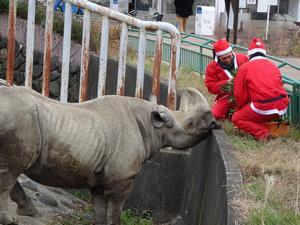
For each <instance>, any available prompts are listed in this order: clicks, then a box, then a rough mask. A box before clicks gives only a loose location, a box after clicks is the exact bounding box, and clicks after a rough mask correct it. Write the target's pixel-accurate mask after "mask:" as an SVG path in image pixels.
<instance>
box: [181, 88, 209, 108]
mask: <svg viewBox="0 0 300 225" xmlns="http://www.w3.org/2000/svg"><path fill="white" fill-rule="evenodd" d="M195 106H200V107H201V106H208V103H207V101H206V99H205V98H204V96H203V95H202V94H201V93H200V92H199V91H198V90H197V89H195V88H186V89H184V90H183V91H182V93H181V99H180V110H182V111H184V112H188V111H190V110H191V108H194V107H195Z"/></svg>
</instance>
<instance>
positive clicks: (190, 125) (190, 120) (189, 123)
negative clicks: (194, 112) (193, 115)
mask: <svg viewBox="0 0 300 225" xmlns="http://www.w3.org/2000/svg"><path fill="white" fill-rule="evenodd" d="M187 125H188V128H191V127H192V126H193V125H194V122H193V120H192V119H188V124H187Z"/></svg>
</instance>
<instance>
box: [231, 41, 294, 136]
mask: <svg viewBox="0 0 300 225" xmlns="http://www.w3.org/2000/svg"><path fill="white" fill-rule="evenodd" d="M248 55H249V62H247V63H245V64H244V65H243V66H242V67H241V68H240V69H239V71H238V73H237V74H236V77H235V80H234V98H235V102H236V106H237V108H236V111H235V112H234V114H233V115H232V120H231V121H232V122H233V123H234V124H235V125H236V126H237V127H238V128H239V129H240V130H243V131H245V132H246V133H249V134H250V135H252V136H253V137H254V138H255V139H256V140H258V141H259V140H267V139H269V137H271V135H270V133H269V130H268V128H267V127H266V126H265V125H264V123H265V122H268V121H271V120H273V119H278V118H279V117H281V116H282V115H284V114H285V113H286V111H287V107H288V103H289V99H288V95H287V92H286V90H285V89H284V87H283V82H282V78H281V73H280V70H279V69H278V68H277V66H276V65H274V64H273V63H272V62H271V61H270V60H268V59H267V58H266V48H265V45H264V43H263V41H262V40H261V39H259V38H253V39H252V41H251V42H250V45H249V48H248Z"/></svg>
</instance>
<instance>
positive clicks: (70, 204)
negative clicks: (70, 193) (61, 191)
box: [59, 199, 75, 209]
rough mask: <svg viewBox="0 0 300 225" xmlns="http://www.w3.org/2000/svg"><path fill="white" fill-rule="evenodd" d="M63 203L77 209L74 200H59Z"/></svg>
mask: <svg viewBox="0 0 300 225" xmlns="http://www.w3.org/2000/svg"><path fill="white" fill-rule="evenodd" d="M59 202H60V203H61V204H63V205H64V206H66V207H68V208H69V209H75V205H74V204H73V202H72V201H66V200H64V199H62V200H60V201H59Z"/></svg>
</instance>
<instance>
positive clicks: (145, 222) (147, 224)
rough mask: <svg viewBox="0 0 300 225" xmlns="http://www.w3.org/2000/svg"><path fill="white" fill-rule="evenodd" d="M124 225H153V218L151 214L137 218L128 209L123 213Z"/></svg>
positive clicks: (145, 213)
mask: <svg viewBox="0 0 300 225" xmlns="http://www.w3.org/2000/svg"><path fill="white" fill-rule="evenodd" d="M121 220H122V225H152V224H153V221H152V216H151V214H150V213H149V212H147V211H146V212H144V213H143V214H142V215H140V216H136V215H135V214H134V213H133V211H132V210H130V209H128V210H126V211H124V212H123V213H122V216H121Z"/></svg>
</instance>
